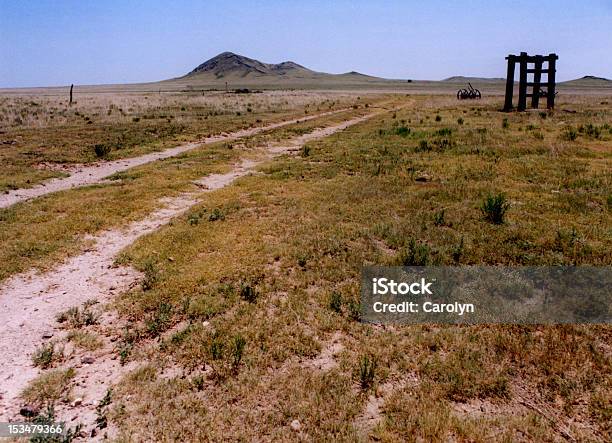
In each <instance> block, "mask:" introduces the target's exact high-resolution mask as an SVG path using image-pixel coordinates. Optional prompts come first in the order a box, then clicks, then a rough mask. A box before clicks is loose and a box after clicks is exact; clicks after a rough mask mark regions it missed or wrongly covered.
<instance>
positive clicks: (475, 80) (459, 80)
mask: <svg viewBox="0 0 612 443" xmlns="http://www.w3.org/2000/svg"><path fill="white" fill-rule="evenodd" d="M442 81H443V82H447V83H468V82H471V83H499V82H505V81H506V79H505V78H495V77H494V78H487V77H464V76H462V75H455V76H453V77H449V78H445V79H444V80H442Z"/></svg>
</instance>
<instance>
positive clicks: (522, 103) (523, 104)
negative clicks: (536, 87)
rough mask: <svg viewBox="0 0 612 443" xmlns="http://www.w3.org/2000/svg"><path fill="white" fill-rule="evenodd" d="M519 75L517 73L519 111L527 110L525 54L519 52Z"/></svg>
mask: <svg viewBox="0 0 612 443" xmlns="http://www.w3.org/2000/svg"><path fill="white" fill-rule="evenodd" d="M519 66H520V73H519V99H518V107H517V109H518V110H519V111H524V110H525V109H527V53H526V52H521V55H520V59H519Z"/></svg>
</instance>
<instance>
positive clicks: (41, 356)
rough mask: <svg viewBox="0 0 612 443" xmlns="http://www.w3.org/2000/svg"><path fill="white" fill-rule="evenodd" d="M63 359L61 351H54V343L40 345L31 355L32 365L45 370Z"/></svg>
mask: <svg viewBox="0 0 612 443" xmlns="http://www.w3.org/2000/svg"><path fill="white" fill-rule="evenodd" d="M63 357H64V355H63V352H62V349H56V348H55V344H54V343H51V342H50V343H45V344H43V345H41V346H40V347H39V348H38V349H37V350H36V351H35V352H34V354H33V355H32V363H33V364H34V366H36V367H39V368H41V369H47V368H48V367H50V366H51V365H52V364H53V363H54V362H55V361H58V360H61V359H62V358H63Z"/></svg>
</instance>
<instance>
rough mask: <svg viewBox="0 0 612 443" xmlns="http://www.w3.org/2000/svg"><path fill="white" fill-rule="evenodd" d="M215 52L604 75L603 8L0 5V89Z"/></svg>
mask: <svg viewBox="0 0 612 443" xmlns="http://www.w3.org/2000/svg"><path fill="white" fill-rule="evenodd" d="M223 51H233V52H236V53H239V54H242V55H246V56H249V57H252V58H256V59H259V60H261V61H264V62H268V63H277V62H281V61H285V60H293V61H295V62H297V63H300V64H302V65H305V66H306V67H308V68H311V69H315V70H318V71H325V72H332V73H340V72H346V71H351V70H356V71H359V72H363V73H366V74H371V75H377V76H382V77H388V78H403V79H408V78H412V79H442V78H445V77H449V76H452V75H475V76H486V77H493V76H494V77H503V76H504V75H505V60H504V57H505V56H506V55H507V54H509V53H518V52H520V51H528V52H530V53H543V54H548V53H550V52H556V53H557V54H559V57H560V58H559V62H558V78H559V79H561V80H567V79H571V78H576V77H580V76H583V75H586V74H590V75H597V76H603V77H608V78H610V77H612V0H582V1H577V0H574V1H569V0H558V1H551V0H529V1H527V0H519V1H512V0H505V1H502V0H466V1H450V0H449V1H441V0H429V1H426V0H423V1H409V0H404V1H390V0H389V1H375V0H370V1H361V0H350V1H345V0H329V1H308V0H302V1H293V0H283V1H280V0H279V1H272V0H269V1H256V0H251V1H231V0H226V1H212V0H209V1H206V0H201V1H195V0H192V1H188V0H168V1H132V0H106V1H93V0H92V1H86V0H85V1H83V0H81V1H62V0H54V1H50V0H32V1H27V0H23V1H19V0H12V1H9V0H0V87H10V86H50V85H65V84H70V83H75V84H98V83H127V82H143V81H155V80H161V79H166V78H171V77H176V76H180V75H183V74H185V73H187V72H188V71H190V70H191V69H193V68H194V67H195V66H197V65H198V64H200V63H201V62H203V61H205V60H207V59H208V58H211V57H213V56H214V55H216V54H218V53H220V52H223Z"/></svg>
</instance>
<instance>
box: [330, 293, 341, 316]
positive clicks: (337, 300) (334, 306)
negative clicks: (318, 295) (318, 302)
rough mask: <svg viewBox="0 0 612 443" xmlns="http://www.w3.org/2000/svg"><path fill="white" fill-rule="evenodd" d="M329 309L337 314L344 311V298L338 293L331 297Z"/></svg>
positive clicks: (332, 294)
mask: <svg viewBox="0 0 612 443" xmlns="http://www.w3.org/2000/svg"><path fill="white" fill-rule="evenodd" d="M329 309H331V310H332V311H334V312H337V313H340V312H341V311H342V296H341V295H340V294H339V293H337V292H336V291H334V292H332V293H331V295H330V296H329Z"/></svg>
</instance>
